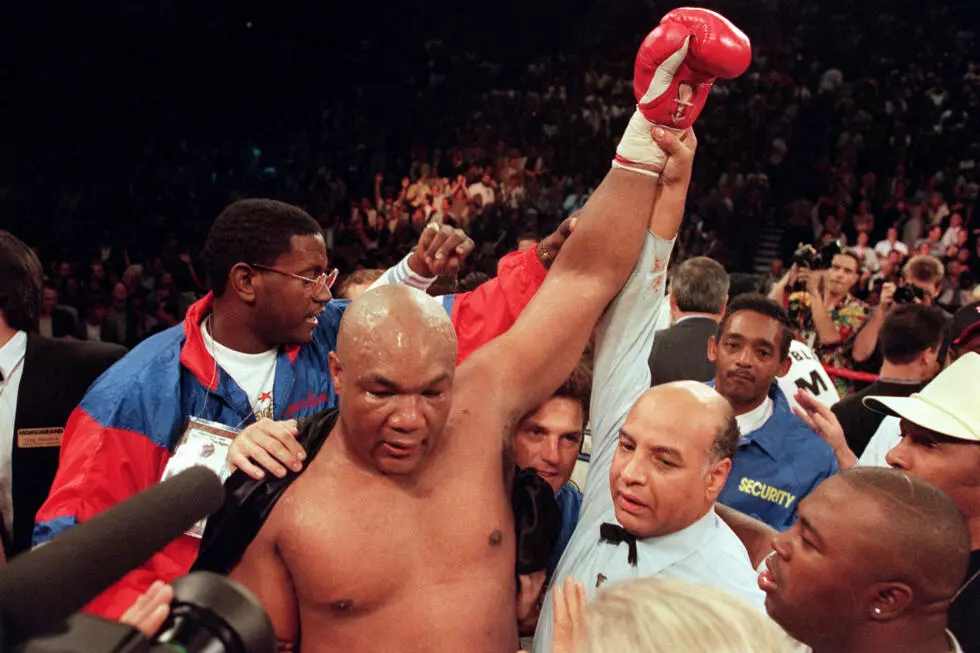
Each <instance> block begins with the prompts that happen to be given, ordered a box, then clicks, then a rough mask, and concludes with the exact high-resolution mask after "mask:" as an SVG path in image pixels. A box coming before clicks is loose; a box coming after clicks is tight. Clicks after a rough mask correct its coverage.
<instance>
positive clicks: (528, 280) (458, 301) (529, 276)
mask: <svg viewBox="0 0 980 653" xmlns="http://www.w3.org/2000/svg"><path fill="white" fill-rule="evenodd" d="M576 221H577V218H575V217H571V218H568V219H566V220H565V221H564V222H562V223H561V225H559V227H558V228H557V229H556V230H555V231H554V232H553V233H551V234H550V235H548V237H547V238H545V239H544V240H542V241H541V243H540V244H539V245H536V246H534V247H532V248H531V249H528V250H525V251H523V252H511V253H510V254H508V255H507V256H505V257H503V258H502V259H501V260H500V263H499V264H498V266H497V276H496V277H494V278H493V279H490V280H489V281H487V282H485V283H482V284H480V285H479V286H478V287H477V288H476V289H475V290H473V291H472V292H468V293H460V294H456V295H446V296H444V297H442V298H441V299H442V301H443V304H444V305H445V306H446V308H447V310H449V312H450V314H451V315H452V318H453V326H455V327H456V336H457V337H458V339H459V354H458V356H457V358H456V364H457V365H458V364H460V363H462V362H463V361H464V360H466V359H467V358H469V356H470V354H472V353H473V352H474V351H476V350H477V349H479V348H480V347H482V346H483V345H485V344H486V343H488V342H490V341H491V340H493V339H494V338H496V337H497V336H499V335H500V334H501V333H504V332H505V331H507V329H509V328H510V327H511V326H512V325H513V324H514V321H515V320H517V317H518V316H519V315H520V314H521V312H522V311H523V310H524V308H525V307H526V306H527V305H528V302H530V301H531V298H532V297H533V296H534V294H535V293H536V292H537V291H538V289H539V288H540V287H541V284H542V282H543V281H544V277H545V275H546V274H547V272H548V269H549V268H550V267H551V264H552V263H553V262H554V260H555V258H556V257H557V255H558V252H559V251H560V250H561V248H562V245H564V243H565V241H566V240H567V239H568V237H569V236H570V235H571V233H572V230H573V229H574V226H575V223H576Z"/></svg>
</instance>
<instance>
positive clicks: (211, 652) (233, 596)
mask: <svg viewBox="0 0 980 653" xmlns="http://www.w3.org/2000/svg"><path fill="white" fill-rule="evenodd" d="M172 586H173V588H174V600H173V602H172V603H171V610H170V616H169V617H168V619H167V621H166V622H165V623H164V625H163V627H162V628H161V629H160V631H159V632H158V633H157V637H156V639H157V641H158V642H159V643H160V644H163V645H164V646H166V647H167V648H171V649H173V650H175V651H181V653H275V651H276V633H275V630H274V629H273V627H272V622H271V621H269V617H268V615H267V614H266V613H265V610H264V609H263V608H262V605H261V604H260V603H259V602H258V600H257V599H256V598H255V597H254V596H252V595H251V594H250V593H249V592H248V591H247V590H245V588H243V587H241V586H240V585H238V584H237V583H235V582H233V581H231V580H229V579H227V578H225V577H224V576H221V575H218V574H214V573H211V572H206V571H199V572H194V573H193V574H188V575H187V576H182V577H181V578H178V579H177V580H175V581H174V582H173V583H172Z"/></svg>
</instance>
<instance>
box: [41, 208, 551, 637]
mask: <svg viewBox="0 0 980 653" xmlns="http://www.w3.org/2000/svg"><path fill="white" fill-rule="evenodd" d="M562 234H564V235H562ZM567 235H568V231H567V228H566V231H564V232H561V233H556V234H555V235H553V236H554V237H552V238H551V240H550V242H548V243H543V244H542V246H539V248H538V249H537V250H533V251H529V252H526V253H521V254H515V255H513V256H514V257H516V258H511V259H510V260H505V261H502V264H501V271H500V275H499V277H498V279H497V280H495V281H494V282H492V283H490V284H489V285H487V286H486V287H484V288H481V289H478V290H477V291H475V292H474V293H469V294H467V295H461V296H458V297H456V298H455V300H454V301H452V302H449V301H447V302H444V305H446V307H447V310H448V311H450V313H451V315H452V317H453V322H454V324H455V325H456V326H457V327H458V328H459V330H460V336H459V340H460V349H461V350H462V349H464V345H465V347H467V348H469V349H473V348H475V347H477V346H478V345H479V344H481V343H483V342H487V341H488V340H490V339H492V338H493V337H495V336H496V335H498V334H499V333H501V332H502V331H503V330H505V329H506V328H507V327H508V326H509V325H510V324H511V323H512V322H513V320H514V319H516V313H519V311H520V309H522V308H523V306H524V305H526V304H527V302H528V301H529V300H530V298H531V296H532V295H533V294H534V291H535V290H536V289H537V287H538V286H540V284H541V282H542V281H543V279H544V274H545V272H546V269H545V266H546V265H547V264H548V263H550V261H551V260H552V259H553V258H554V255H555V252H556V251H557V249H558V248H560V246H561V242H562V241H563V239H564V236H567ZM472 249H473V242H472V241H471V240H470V239H469V238H467V237H466V235H465V234H464V233H463V232H462V231H459V230H454V229H451V228H449V227H439V226H434V227H433V228H427V229H426V230H425V232H424V233H423V234H422V237H421V238H420V239H419V248H418V249H417V250H416V251H415V252H414V253H413V254H411V255H410V256H408V257H406V258H405V259H404V260H402V261H401V262H400V263H399V264H398V265H397V266H395V267H394V268H392V269H390V270H388V271H387V272H386V273H385V275H384V276H383V277H382V278H381V279H379V280H378V282H377V284H378V285H383V284H387V283H401V284H404V285H410V286H413V287H416V288H421V289H425V288H426V287H427V286H428V285H429V284H431V283H432V281H433V279H432V277H435V276H436V275H437V274H443V273H454V272H455V271H456V270H458V267H459V265H460V263H461V261H462V259H463V258H464V257H465V256H466V255H467V254H468V253H469V252H470V251H472ZM204 255H205V259H206V261H207V266H208V275H209V277H210V279H211V287H212V292H211V293H210V294H209V295H208V296H207V297H205V298H204V299H202V300H200V301H199V302H197V303H195V304H194V305H193V306H191V307H190V309H189V311H188V313H187V316H186V318H185V320H184V323H183V324H182V325H178V326H176V327H173V328H171V329H168V330H167V331H164V332H162V333H160V334H158V335H156V336H154V337H152V338H150V339H148V340H147V341H145V342H144V343H142V344H141V345H139V346H138V347H136V348H135V349H134V350H133V351H132V352H130V354H129V355H127V356H126V357H125V358H124V359H123V360H122V361H120V363H119V364H118V365H116V366H114V367H113V368H111V369H110V370H109V371H108V372H107V373H106V374H105V375H103V376H102V377H101V378H100V379H99V380H98V381H97V382H96V383H95V384H94V385H93V386H92V387H91V388H90V389H89V392H88V393H87V394H86V396H85V398H84V399H83V400H82V402H81V404H80V405H79V407H78V408H77V409H76V410H75V411H74V413H73V414H72V416H71V418H70V420H69V422H68V424H67V426H66V428H65V434H64V441H63V445H62V454H61V458H60V462H59V469H58V474H57V476H56V478H55V481H54V485H53V487H52V490H51V493H50V494H49V495H48V499H47V501H46V502H45V504H44V505H43V506H42V508H41V510H40V511H39V513H38V515H37V525H36V528H35V533H34V543H35V544H39V543H42V542H46V541H48V540H49V539H50V538H52V537H54V536H55V535H57V534H58V533H60V532H62V531H64V530H66V529H68V528H71V527H72V526H74V525H76V524H77V523H79V522H82V521H85V520H88V519H90V518H92V517H93V516H94V515H96V514H98V513H100V512H102V511H104V510H106V509H108V508H109V507H111V506H112V505H115V504H116V503H119V502H121V501H123V500H125V499H127V498H129V497H130V496H132V495H133V494H136V493H137V492H139V491H141V490H144V489H146V488H147V487H150V486H151V485H154V484H155V483H157V482H159V480H160V479H161V478H162V477H163V476H164V474H165V473H172V472H173V471H175V470H174V467H175V466H177V465H180V464H187V463H186V462H185V461H187V460H188V456H187V455H185V453H187V452H186V451H184V449H182V447H186V449H187V451H194V450H201V448H202V446H203V445H206V444H209V443H210V444H214V443H218V444H219V445H220V446H222V447H224V448H225V449H227V446H228V442H229V441H230V439H231V438H233V437H234V435H235V433H236V432H237V431H238V430H239V429H241V428H242V427H244V426H245V425H248V424H251V423H254V422H256V421H259V420H260V419H262V418H271V419H276V420H289V419H291V418H301V417H307V416H310V415H313V414H314V413H316V412H318V411H320V410H323V409H326V408H330V407H333V406H335V405H336V402H337V396H336V393H335V392H334V389H333V385H332V383H331V380H330V374H329V369H328V366H327V356H328V354H329V352H331V351H333V350H334V349H335V348H336V343H337V329H338V328H339V323H340V318H341V316H342V315H343V313H344V310H345V308H346V305H347V303H346V302H338V301H332V296H331V294H330V287H331V285H332V284H333V282H334V280H335V279H336V277H337V271H336V270H330V269H329V268H328V260H327V253H326V248H325V245H324V241H323V236H322V234H321V232H320V228H319V225H317V223H316V221H314V220H313V219H312V218H311V217H310V216H309V215H308V214H306V213H305V212H304V211H302V210H300V209H298V208H296V207H293V206H290V205H288V204H283V203H281V202H275V201H271V200H245V201H241V202H236V203H234V204H232V205H231V206H229V207H228V208H227V209H225V211H224V212H222V214H221V215H220V216H218V219H217V220H216V221H215V224H214V226H213V227H212V229H211V232H210V234H209V235H208V239H207V242H206V244H205V249H204ZM450 303H451V304H452V305H451V307H450ZM270 423H271V422H270ZM222 438H223V439H222ZM222 443H223V444H222ZM178 452H181V453H180V455H177V454H178ZM191 458H193V456H191ZM168 465H169V466H168ZM198 546H199V540H198V539H197V538H195V537H191V536H185V537H182V538H180V539H179V540H177V541H175V542H173V543H171V544H170V545H169V546H167V547H166V548H165V549H164V550H163V551H162V552H161V553H159V554H157V555H155V556H154V557H153V558H152V559H151V560H149V561H148V562H147V563H146V564H145V565H144V566H143V567H142V568H140V569H137V570H135V571H133V572H131V573H130V574H129V575H128V576H127V577H126V578H124V579H123V580H122V581H121V582H120V583H119V584H117V585H116V586H115V587H113V588H112V589H110V590H109V591H108V592H106V593H105V594H103V595H102V596H100V597H99V598H98V599H96V600H95V601H93V603H92V604H90V605H89V611H91V612H94V613H96V614H100V615H102V616H106V617H110V618H116V617H118V616H119V615H120V614H122V612H123V611H124V610H125V609H126V608H128V607H129V606H130V605H131V604H132V603H133V601H134V600H135V599H136V598H137V597H138V596H139V595H140V594H141V593H142V592H144V591H145V590H146V589H147V588H148V587H149V586H150V585H151V583H152V582H153V581H155V580H158V579H163V580H167V581H169V580H172V579H174V578H176V577H177V576H179V575H182V574H184V573H186V572H187V571H188V570H189V568H190V565H191V564H192V563H193V561H194V559H195V558H196V556H197V551H198Z"/></svg>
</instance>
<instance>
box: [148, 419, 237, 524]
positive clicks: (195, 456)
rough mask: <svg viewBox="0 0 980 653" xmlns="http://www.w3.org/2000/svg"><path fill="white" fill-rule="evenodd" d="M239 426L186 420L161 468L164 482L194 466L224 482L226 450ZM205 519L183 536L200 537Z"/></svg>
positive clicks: (226, 465)
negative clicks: (184, 426) (204, 468)
mask: <svg viewBox="0 0 980 653" xmlns="http://www.w3.org/2000/svg"><path fill="white" fill-rule="evenodd" d="M240 432H241V429H236V428H231V427H230V426H225V425H224V424H218V423H217V422H209V421H207V420H204V419H201V418H199V417H191V418H189V419H188V420H187V427H186V428H185V429H184V433H183V435H181V436H180V440H179V441H178V442H177V448H176V449H174V454H173V456H171V457H170V460H169V461H168V462H167V466H166V467H165V468H164V470H163V478H162V479H160V480H161V481H165V480H167V479H168V478H170V477H171V476H173V475H174V474H179V473H180V472H182V471H184V470H185V469H189V468H191V467H195V466H198V465H200V466H202V467H207V468H208V469H210V470H211V471H212V472H214V473H215V474H217V475H218V477H219V478H220V479H221V482H222V483H224V482H225V481H226V480H227V479H228V477H229V476H231V468H230V467H229V466H228V449H229V447H231V442H232V440H234V439H235V436H237V435H238V434H239V433H240ZM206 525H207V519H202V520H201V521H199V522H197V523H196V524H194V525H193V526H191V528H190V529H188V530H187V531H186V533H187V535H190V536H191V537H196V538H198V539H200V538H201V537H202V536H203V535H204V527H205V526H206Z"/></svg>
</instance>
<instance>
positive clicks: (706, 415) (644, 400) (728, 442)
mask: <svg viewBox="0 0 980 653" xmlns="http://www.w3.org/2000/svg"><path fill="white" fill-rule="evenodd" d="M633 410H641V411H655V410H670V411H673V412H675V413H677V414H678V415H684V416H686V419H687V420H688V422H689V424H690V426H691V429H692V430H695V431H700V430H705V429H707V430H708V431H710V432H711V433H712V434H713V444H712V447H711V453H710V456H709V459H708V460H709V462H717V461H719V460H722V459H723V458H734V457H735V450H736V448H737V447H738V438H739V431H738V423H737V422H736V421H735V412H734V411H733V410H732V406H731V404H730V403H729V402H728V400H727V399H725V398H724V397H722V396H721V395H720V394H718V393H717V392H716V391H715V390H714V389H713V388H710V387H709V386H706V385H705V384H703V383H699V382H697V381H674V382H673V383H664V384H661V385H658V386H654V387H653V388H650V389H649V390H647V391H646V392H644V393H643V394H642V395H640V398H639V399H637V400H636V403H635V404H633Z"/></svg>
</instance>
